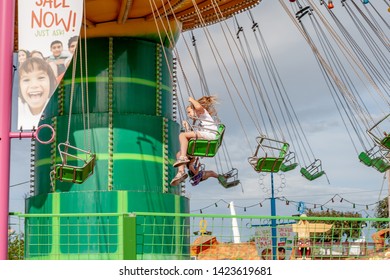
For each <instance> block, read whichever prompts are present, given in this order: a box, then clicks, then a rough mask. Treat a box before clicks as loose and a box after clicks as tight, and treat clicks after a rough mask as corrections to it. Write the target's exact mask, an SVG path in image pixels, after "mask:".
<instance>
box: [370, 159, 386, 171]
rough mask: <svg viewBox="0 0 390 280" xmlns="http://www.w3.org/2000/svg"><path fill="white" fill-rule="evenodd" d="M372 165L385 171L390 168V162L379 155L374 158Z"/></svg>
mask: <svg viewBox="0 0 390 280" xmlns="http://www.w3.org/2000/svg"><path fill="white" fill-rule="evenodd" d="M372 166H373V167H374V168H375V169H376V170H378V171H379V172H381V173H383V172H386V171H387V170H389V169H390V164H389V163H388V162H386V161H385V160H384V159H383V158H381V157H377V158H374V159H373V160H372Z"/></svg>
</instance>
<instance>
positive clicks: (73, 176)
mask: <svg viewBox="0 0 390 280" xmlns="http://www.w3.org/2000/svg"><path fill="white" fill-rule="evenodd" d="M95 160H96V155H95V154H90V158H89V159H88V160H86V161H85V164H84V166H81V167H77V166H72V165H66V164H58V165H57V166H56V168H55V179H57V180H60V181H61V182H70V183H76V184H82V183H84V181H85V180H86V179H87V178H88V177H89V176H91V175H92V174H93V170H94V167H95Z"/></svg>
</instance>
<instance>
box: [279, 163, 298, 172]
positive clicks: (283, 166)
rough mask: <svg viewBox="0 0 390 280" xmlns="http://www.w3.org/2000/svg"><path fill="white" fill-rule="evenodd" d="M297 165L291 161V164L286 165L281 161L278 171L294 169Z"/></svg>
mask: <svg viewBox="0 0 390 280" xmlns="http://www.w3.org/2000/svg"><path fill="white" fill-rule="evenodd" d="M297 166H298V163H296V162H295V163H292V164H288V165H285V164H284V163H282V165H281V166H280V171H283V172H287V171H291V170H294V169H295V168H296V167H297Z"/></svg>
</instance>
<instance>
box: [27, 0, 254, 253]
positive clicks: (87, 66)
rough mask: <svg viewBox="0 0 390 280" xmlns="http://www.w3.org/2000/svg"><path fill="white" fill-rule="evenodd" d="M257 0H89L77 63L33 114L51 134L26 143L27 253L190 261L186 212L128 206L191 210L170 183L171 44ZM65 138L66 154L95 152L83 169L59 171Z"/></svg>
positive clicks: (173, 147)
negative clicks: (29, 186)
mask: <svg viewBox="0 0 390 280" xmlns="http://www.w3.org/2000/svg"><path fill="white" fill-rule="evenodd" d="M194 2H196V5H197V6H196V7H194ZM258 2H259V0H241V1H236V0H225V1H223V0H221V1H215V0H214V1H213V0H196V1H188V0H170V1H144V0H94V1H92V0H85V9H86V20H85V21H84V23H83V24H84V25H86V26H87V29H86V38H84V39H85V40H82V43H81V46H79V49H80V50H81V51H79V54H78V55H77V57H76V58H74V59H73V63H75V64H77V65H76V67H75V68H73V66H72V64H71V65H70V66H69V68H68V70H67V72H66V73H65V76H64V78H63V80H62V82H61V84H60V85H59V87H58V88H57V91H56V92H55V94H54V95H53V97H52V98H51V100H50V102H49V104H48V106H47V107H46V109H45V112H44V116H43V119H42V120H41V122H40V124H49V125H51V126H52V127H53V128H54V130H55V132H56V134H55V139H54V142H53V143H51V144H50V145H43V144H40V143H38V142H35V145H34V150H33V154H34V162H33V169H32V176H33V182H34V185H33V186H34V190H33V195H32V196H31V197H29V198H27V199H26V213H27V214H31V215H29V217H28V218H27V219H26V222H25V227H26V228H25V234H26V237H25V241H26V246H25V255H26V259H182V258H188V257H189V222H188V221H187V219H186V218H180V219H179V218H175V217H174V215H172V217H158V216H157V217H154V216H143V217H138V216H137V217H133V216H132V215H131V214H129V213H137V212H138V213H140V212H144V213H173V214H174V213H188V212H189V200H188V198H186V197H185V196H183V195H182V191H181V186H178V187H172V186H170V185H169V182H170V180H171V179H172V178H173V177H174V175H175V169H174V168H173V167H172V163H173V162H174V161H175V154H176V152H177V150H178V149H179V143H178V140H177V139H178V137H177V136H178V134H179V130H180V125H179V124H178V123H177V122H176V105H175V103H176V100H177V97H176V92H175V90H174V88H175V86H174V82H175V81H174V78H175V67H174V63H173V55H172V49H173V47H174V46H173V44H175V43H176V42H175V40H177V39H178V38H179V35H180V33H181V32H183V31H185V30H189V29H193V28H196V27H198V26H200V25H203V24H209V23H213V22H217V21H219V20H220V19H226V18H227V17H229V16H231V15H233V14H234V13H237V12H239V11H242V10H244V9H247V8H250V7H252V6H253V5H255V4H257V3H258ZM150 3H153V4H152V5H151V4H150ZM216 5H217V6H218V7H219V9H218V10H219V12H220V14H216V12H215V7H216ZM151 6H152V7H151ZM169 38H174V39H169ZM84 50H86V54H87V55H86V56H83V51H84ZM80 53H81V54H82V55H80ZM80 61H82V66H80V65H81V64H80ZM86 104H88V106H87V105H86ZM42 133H44V132H43V131H42ZM47 133H49V132H47ZM64 143H67V144H69V146H68V147H67V148H66V149H65V151H64V152H66V153H69V154H70V153H72V152H74V153H76V154H77V156H80V157H83V156H84V155H83V154H84V153H85V154H87V155H88V154H93V155H94V156H95V157H91V158H90V159H89V160H88V161H87V164H86V166H83V167H82V168H71V169H68V168H61V167H59V166H61V164H63V160H62V158H61V154H60V147H61V145H63V144H64ZM62 155H63V154H62ZM68 160H69V161H68V162H67V164H69V165H72V166H76V164H77V160H73V161H72V160H71V159H69V158H68ZM59 174H60V175H59ZM58 177H60V179H61V180H59V178H58ZM34 214H38V215H34ZM144 225H153V226H149V227H145V226H144ZM156 245H157V246H156Z"/></svg>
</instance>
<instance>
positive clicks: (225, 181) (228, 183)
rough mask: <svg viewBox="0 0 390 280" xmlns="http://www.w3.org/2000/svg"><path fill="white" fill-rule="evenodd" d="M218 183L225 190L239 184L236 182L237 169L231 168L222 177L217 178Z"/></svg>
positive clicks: (238, 181)
mask: <svg viewBox="0 0 390 280" xmlns="http://www.w3.org/2000/svg"><path fill="white" fill-rule="evenodd" d="M218 182H219V183H220V184H221V185H222V186H223V187H224V188H225V189H229V188H233V187H235V186H237V185H238V184H239V183H240V180H238V170H237V168H233V169H232V170H230V171H228V172H226V173H225V174H223V175H219V176H218Z"/></svg>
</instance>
